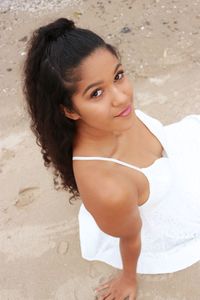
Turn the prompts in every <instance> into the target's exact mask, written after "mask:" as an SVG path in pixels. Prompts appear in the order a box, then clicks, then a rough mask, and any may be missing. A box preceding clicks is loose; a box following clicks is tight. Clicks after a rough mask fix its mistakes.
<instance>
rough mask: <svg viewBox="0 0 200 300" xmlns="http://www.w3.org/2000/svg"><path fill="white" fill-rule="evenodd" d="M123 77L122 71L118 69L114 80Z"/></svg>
mask: <svg viewBox="0 0 200 300" xmlns="http://www.w3.org/2000/svg"><path fill="white" fill-rule="evenodd" d="M123 77H124V71H120V72H118V73H117V75H116V76H115V80H120V79H122V78H123Z"/></svg>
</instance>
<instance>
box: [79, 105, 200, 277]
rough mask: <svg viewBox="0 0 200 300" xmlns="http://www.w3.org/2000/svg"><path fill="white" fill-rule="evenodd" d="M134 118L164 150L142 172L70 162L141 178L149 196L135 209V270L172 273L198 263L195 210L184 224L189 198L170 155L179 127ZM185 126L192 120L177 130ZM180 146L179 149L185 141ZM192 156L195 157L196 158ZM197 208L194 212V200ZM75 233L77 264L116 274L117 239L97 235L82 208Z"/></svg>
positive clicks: (199, 246)
mask: <svg viewBox="0 0 200 300" xmlns="http://www.w3.org/2000/svg"><path fill="white" fill-rule="evenodd" d="M135 112H136V115H137V117H138V118H139V119H140V120H141V121H142V122H143V123H144V125H145V126H146V127H147V128H148V129H149V130H150V131H151V133H153V134H154V135H155V136H156V137H157V139H158V140H159V141H160V143H161V145H162V147H163V149H164V150H163V154H162V157H160V158H158V159H156V160H155V161H154V162H153V164H151V165H150V166H148V167H146V168H139V167H137V166H133V165H132V164H129V163H127V162H124V161H121V160H117V159H113V158H108V157H84V156H74V157H73V160H102V161H112V162H114V163H117V164H120V165H123V166H126V167H128V168H132V169H135V170H137V171H139V172H142V173H143V174H144V175H145V176H146V178H147V180H148V182H149V188H150V194H149V198H148V200H147V201H146V202H145V203H144V204H143V205H141V206H139V210H140V215H141V218H142V231H141V240H142V249H141V254H140V257H139V260H138V264H137V272H138V273H143V274H157V273H168V272H174V271H177V270H180V269H183V268H185V267H187V266H189V265H191V264H193V263H194V262H196V261H198V260H199V259H200V212H199V213H196V212H195V211H196V207H195V206H194V208H195V209H194V208H193V210H192V209H191V208H190V210H191V213H190V214H189V215H190V217H189V218H188V203H189V201H190V200H189V199H188V198H190V197H191V195H190V194H189V195H187V197H186V195H185V194H184V195H183V190H182V187H181V183H182V182H183V181H182V180H181V178H179V177H181V176H182V175H183V174H181V172H179V173H177V170H176V168H177V166H178V165H177V161H179V159H177V158H176V156H174V154H177V151H178V149H179V148H180V147H181V146H182V145H181V143H180V144H179V145H178V147H175V146H174V143H176V141H177V136H175V135H174V133H175V132H176V130H177V129H180V124H179V123H180V122H179V123H175V124H172V125H174V126H172V125H171V126H166V127H164V126H163V125H162V124H161V123H160V122H159V121H158V120H156V119H154V118H152V117H150V116H148V115H146V114H145V113H143V112H142V111H140V110H137V109H136V110H135ZM196 117H197V123H195V124H196V127H198V129H199V132H200V117H199V116H196ZM191 120H192V116H191V117H190V118H189V117H187V118H185V119H183V121H182V124H183V125H184V121H185V123H187V124H189V123H191ZM186 121H187V122H186ZM182 127H183V126H182ZM182 127H181V128H182ZM187 127H188V126H187ZM179 131H180V130H179ZM183 143H184V144H185V141H183ZM198 147H199V148H198V149H197V150H198V151H199V152H198V153H200V138H199V146H198ZM178 153H179V152H178ZM195 155H196V156H197V153H195ZM198 155H199V154H198ZM179 156H180V153H179ZM187 156H188V153H187V155H186V157H187ZM179 158H180V157H179ZM181 161H182V163H183V162H184V161H185V158H184V157H183V160H181ZM199 161H200V158H199ZM180 167H181V166H180V161H179V168H180ZM199 170H200V169H199ZM182 173H184V172H182ZM177 176H178V179H177ZM199 182H200V172H199ZM199 190H200V188H199ZM183 196H184V201H183ZM188 196H189V197H188ZM196 201H198V200H195V201H194V202H195V204H196ZM190 202H191V201H190ZM198 205H199V206H198V207H199V211H200V198H199V201H198ZM190 206H191V205H190ZM194 214H195V215H196V219H197V220H198V221H197V222H193V221H192V219H193V217H194ZM187 220H188V223H187ZM79 233H80V246H81V252H82V257H83V258H85V259H87V260H100V261H103V262H106V263H108V264H110V265H112V266H114V267H116V268H119V269H121V268H122V260H121V256H120V250H119V238H116V237H113V236H110V235H108V234H106V233H104V232H103V231H101V229H100V228H99V227H98V225H97V224H96V222H95V220H94V218H93V216H92V215H91V214H90V213H89V212H88V211H87V209H86V208H85V206H84V204H81V207H80V211H79ZM197 249H198V250H197ZM191 254H192V255H191Z"/></svg>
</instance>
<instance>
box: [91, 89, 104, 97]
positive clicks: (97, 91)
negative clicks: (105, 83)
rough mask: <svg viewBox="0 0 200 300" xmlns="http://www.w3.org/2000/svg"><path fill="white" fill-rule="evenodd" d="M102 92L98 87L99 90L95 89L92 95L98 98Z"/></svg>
mask: <svg viewBox="0 0 200 300" xmlns="http://www.w3.org/2000/svg"><path fill="white" fill-rule="evenodd" d="M101 94H102V90H100V89H98V90H95V91H94V92H93V93H92V94H91V97H94V98H96V97H99V96H101Z"/></svg>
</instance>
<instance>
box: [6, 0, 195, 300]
mask: <svg viewBox="0 0 200 300" xmlns="http://www.w3.org/2000/svg"><path fill="white" fill-rule="evenodd" d="M58 17H69V18H72V19H74V20H75V21H76V23H77V24H78V25H79V26H81V27H86V28H89V29H92V30H94V31H96V32H97V33H99V34H101V35H102V36H103V37H104V38H105V39H106V40H107V41H108V42H110V43H112V44H114V45H115V46H117V47H118V48H119V50H120V52H121V54H122V61H123V63H124V65H125V66H126V69H127V71H128V73H129V76H130V78H131V80H132V82H133V86H134V91H135V106H136V107H137V108H139V109H141V110H143V111H144V112H146V113H148V114H150V115H152V116H153V117H156V118H158V119H160V120H161V121H162V122H163V124H169V123H170V122H173V121H177V120H179V119H181V118H182V117H184V116H185V115H187V114H190V113H200V101H199V100H200V96H199V95H200V93H199V92H200V80H199V78H200V32H199V31H200V1H199V0H194V1H190V0H182V1H175V0H165V1H162V0H155V1H154V0H135V1H134V0H132V1H131V0H127V1H125V0H124V1H118V0H117V1H114V0H108V1H97V2H96V1H92V0H85V1H81V0H79V1H78V0H77V1H69V0H68V1H67V0H66V1H64V0H63V1H62V0H53V1H45V0H38V1H36V0H34V1H28V0H23V1H19V0H15V1H11V0H10V1H5V0H4V1H2V0H1V2H0V105H1V109H0V148H1V153H0V185H1V196H0V197H1V201H0V300H8V299H9V300H54V299H55V300H77V299H81V300H82V299H87V300H90V299H95V297H94V293H93V289H94V287H96V286H97V285H98V283H99V282H102V281H103V280H105V279H106V278H107V277H108V276H109V275H110V274H112V273H113V272H115V269H114V268H112V267H110V266H108V265H106V264H104V263H100V262H87V261H85V260H83V259H82V258H81V255H80V246H79V236H78V220H77V214H78V210H79V206H80V203H81V202H80V201H77V202H76V203H75V204H74V205H70V204H69V202H68V199H69V194H68V193H67V192H63V191H59V192H58V191H56V190H55V189H54V187H53V177H52V174H51V171H50V170H46V169H45V168H44V165H43V161H42V158H41V154H40V149H39V148H38V146H37V145H36V143H35V138H34V136H33V134H32V133H31V131H30V128H29V118H28V116H27V114H26V111H25V106H24V99H23V94H22V90H21V85H22V83H21V80H22V79H21V72H22V66H23V61H24V58H25V55H26V42H27V39H28V38H29V37H30V34H31V32H32V31H33V30H34V29H35V28H37V27H38V26H40V25H43V24H45V23H48V22H49V21H52V20H54V19H56V18H58ZM199 279H200V263H197V264H195V265H193V266H191V267H189V268H187V269H186V270H183V271H180V272H176V273H174V274H165V275H139V276H138V280H139V289H138V296H137V299H138V300H147V299H148V300H161V299H164V300H175V299H179V300H198V299H200V290H199Z"/></svg>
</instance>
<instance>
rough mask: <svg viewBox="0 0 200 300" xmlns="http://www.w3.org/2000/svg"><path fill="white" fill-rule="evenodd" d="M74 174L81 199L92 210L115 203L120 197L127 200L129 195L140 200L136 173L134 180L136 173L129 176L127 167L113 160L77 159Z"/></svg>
mask: <svg viewBox="0 0 200 300" xmlns="http://www.w3.org/2000/svg"><path fill="white" fill-rule="evenodd" d="M133 173H134V172H132V174H133ZM74 175H75V179H76V183H77V186H78V189H79V192H80V196H81V199H82V201H83V203H84V205H85V206H86V207H87V209H88V210H89V211H90V212H91V210H92V209H93V207H95V209H96V207H97V206H107V205H113V204H114V205H115V204H116V202H117V201H120V199H124V201H125V198H126V197H128V196H129V195H130V197H132V199H133V201H135V202H136V203H137V201H138V190H139V187H138V184H137V182H138V180H136V177H137V175H136V173H135V174H134V175H135V180H134V175H133V176H129V174H128V173H127V170H126V169H123V168H119V166H118V165H116V164H114V163H112V162H111V163H110V162H107V161H84V162H83V161H75V163H74ZM108 199H110V200H109V201H108Z"/></svg>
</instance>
